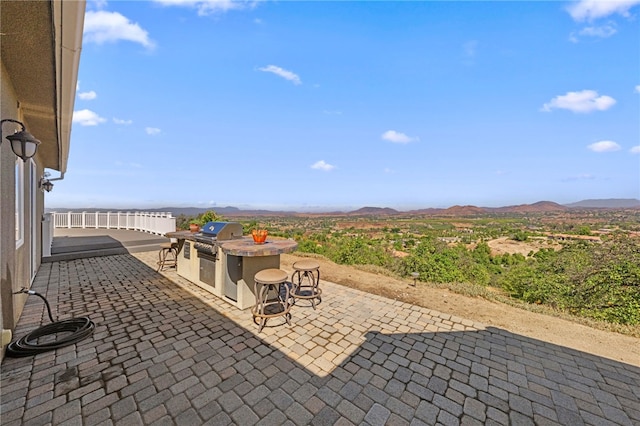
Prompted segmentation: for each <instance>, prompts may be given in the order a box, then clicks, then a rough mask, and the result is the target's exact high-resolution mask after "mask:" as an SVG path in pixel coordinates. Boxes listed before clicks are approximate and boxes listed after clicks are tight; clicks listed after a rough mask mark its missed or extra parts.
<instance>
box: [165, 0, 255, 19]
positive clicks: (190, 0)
mask: <svg viewBox="0 0 640 426" xmlns="http://www.w3.org/2000/svg"><path fill="white" fill-rule="evenodd" d="M154 1H155V2H156V3H160V4H162V5H164V6H184V7H189V8H195V9H197V10H198V15H199V16H207V15H211V14H213V13H216V12H227V11H229V10H239V9H245V8H247V7H254V6H255V2H249V1H238V0H154Z"/></svg>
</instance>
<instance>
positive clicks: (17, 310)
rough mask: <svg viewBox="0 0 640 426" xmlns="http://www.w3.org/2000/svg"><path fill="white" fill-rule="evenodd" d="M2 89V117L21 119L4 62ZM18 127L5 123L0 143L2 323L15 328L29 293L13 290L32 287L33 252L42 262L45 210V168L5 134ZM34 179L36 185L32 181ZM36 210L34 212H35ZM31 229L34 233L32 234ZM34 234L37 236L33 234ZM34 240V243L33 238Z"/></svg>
mask: <svg viewBox="0 0 640 426" xmlns="http://www.w3.org/2000/svg"><path fill="white" fill-rule="evenodd" d="M0 88H1V90H2V92H1V103H0V105H1V114H2V119H6V118H11V119H16V120H20V121H22V116H21V112H20V109H19V108H18V99H17V96H16V93H15V91H14V90H13V86H12V84H11V78H10V76H9V75H8V74H7V72H6V69H5V67H4V66H2V69H1V74H0ZM25 125H26V126H27V127H28V123H25ZM17 128H19V126H18V125H16V124H14V123H3V126H2V137H3V142H2V144H1V145H0V200H1V202H0V268H1V270H0V296H1V299H0V300H1V309H2V327H3V328H5V329H13V328H14V327H15V324H16V322H17V321H18V319H19V318H20V314H21V313H22V308H23V307H24V304H25V301H26V295H23V294H20V295H16V294H14V293H15V292H17V291H18V290H20V289H21V288H22V287H30V285H31V279H32V277H31V273H32V268H31V265H32V256H31V254H32V253H35V254H36V256H35V257H34V258H33V261H34V262H35V265H34V266H35V270H37V268H38V267H39V266H40V261H41V257H40V256H39V255H38V253H41V251H42V250H41V247H42V235H41V234H42V232H41V227H40V223H39V220H38V217H41V216H42V214H43V213H44V195H43V193H42V192H41V191H39V190H38V188H37V181H38V176H39V175H38V173H40V174H41V173H42V168H41V167H38V165H37V162H36V161H37V160H36V161H34V160H28V161H27V162H25V163H23V162H22V160H20V159H18V157H16V156H15V155H14V153H13V151H12V150H11V146H10V144H9V142H8V141H7V140H6V136H7V135H9V134H11V133H13V131H15V129H17ZM16 159H18V161H19V162H20V163H22V164H21V167H22V172H23V173H22V175H23V183H24V184H23V185H22V193H21V197H16V196H17V194H16V167H17V166H16V164H19V166H18V167H20V163H16ZM32 162H33V164H35V173H34V172H32V167H31V164H32ZM34 182H35V187H33V186H32V185H33V183H34ZM32 191H33V193H35V209H34V205H33V204H32V197H31V194H32ZM16 198H19V199H20V198H21V199H22V200H23V205H22V209H21V210H22V212H23V213H24V214H23V219H22V223H23V234H22V235H23V238H22V243H21V244H20V245H19V246H18V245H17V244H16ZM34 210H35V215H34V214H33V213H32V212H33V211H34ZM32 230H33V231H34V232H35V235H32ZM32 236H33V237H34V238H32ZM34 240H35V246H34V244H33V241H34Z"/></svg>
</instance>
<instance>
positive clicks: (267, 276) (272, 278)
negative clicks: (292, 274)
mask: <svg viewBox="0 0 640 426" xmlns="http://www.w3.org/2000/svg"><path fill="white" fill-rule="evenodd" d="M287 278H289V276H288V275H287V273H286V272H285V271H283V270H282V269H274V268H271V269H263V270H262V271H260V272H258V273H257V274H256V275H255V277H254V280H255V281H260V282H261V283H262V284H279V283H281V282H285V281H287Z"/></svg>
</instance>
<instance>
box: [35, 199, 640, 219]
mask: <svg viewBox="0 0 640 426" xmlns="http://www.w3.org/2000/svg"><path fill="white" fill-rule="evenodd" d="M580 209H639V210H640V200H638V199H635V198H631V199H628V198H627V199H621V198H610V199H592V200H582V201H578V202H576V203H571V204H566V205H562V204H558V203H555V202H553V201H539V202H537V203H533V204H520V205H514V206H505V207H477V206H469V205H467V206H457V205H456V206H452V207H448V208H427V209H418V210H410V211H400V210H396V209H392V208H389V207H362V208H360V209H357V210H353V211H348V212H343V211H334V212H322V213H301V212H296V211H273V210H251V209H239V208H237V207H232V206H227V207H210V208H200V207H161V208H157V209H104V208H99V209H95V208H94V209H90V208H82V209H78V208H75V209H65V208H56V209H51V208H47V209H46V210H47V211H56V212H62V211H65V212H66V211H75V212H81V211H102V212H107V211H111V212H115V211H128V212H135V211H160V212H171V214H172V215H173V216H176V217H177V216H179V215H185V216H188V217H193V216H198V215H200V214H202V213H204V212H206V211H207V210H215V212H216V213H218V214H220V215H222V216H227V217H233V216H236V217H246V216H391V215H398V214H403V215H414V214H415V215H446V216H476V215H483V214H499V213H503V214H504V213H551V212H563V211H571V210H580Z"/></svg>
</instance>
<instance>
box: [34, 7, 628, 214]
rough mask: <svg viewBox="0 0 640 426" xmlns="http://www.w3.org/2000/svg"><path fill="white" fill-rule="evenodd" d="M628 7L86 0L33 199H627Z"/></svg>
mask: <svg viewBox="0 0 640 426" xmlns="http://www.w3.org/2000/svg"><path fill="white" fill-rule="evenodd" d="M639 20H640V0H621V1H596V0H584V1H570V2H565V1H532V2H523V1H514V2H509V1H494V2H488V1H486V2H485V1H470V2H453V1H420V2H418V1H389V2H385V1H368V2H365V1H307V2H300V1H251V2H248V1H231V0H218V1H202V0H156V1H108V2H107V1H91V0H89V1H88V2H87V9H86V14H85V24H84V33H83V47H82V53H81V59H80V68H79V77H78V87H77V94H76V100H75V108H74V114H73V124H72V133H71V147H70V155H69V162H68V168H67V172H66V174H65V175H64V179H63V180H59V181H55V182H54V183H55V187H54V189H53V191H52V192H50V193H48V194H46V199H45V204H46V207H48V208H53V209H55V208H114V209H127V208H138V209H149V210H154V209H159V208H162V207H201V208H211V209H214V210H215V208H216V207H224V206H235V207H239V208H256V209H258V208H259V209H269V210H297V211H332V210H336V209H339V210H351V209H357V208H360V207H364V206H373V207H392V208H396V209H398V210H412V209H419V208H429V207H450V206H453V205H476V206H484V207H497V206H508V205H518V204H531V203H535V202H538V201H543V200H544V201H554V202H557V203H561V204H567V203H572V202H576V201H580V200H584V199H602V198H640V44H639V40H640V22H639ZM58 175H59V173H58V172H55V171H52V172H51V178H56V177H57V176H58Z"/></svg>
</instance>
